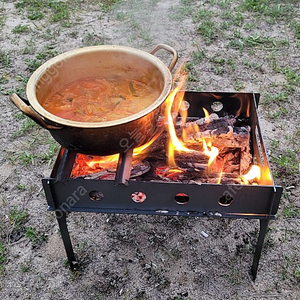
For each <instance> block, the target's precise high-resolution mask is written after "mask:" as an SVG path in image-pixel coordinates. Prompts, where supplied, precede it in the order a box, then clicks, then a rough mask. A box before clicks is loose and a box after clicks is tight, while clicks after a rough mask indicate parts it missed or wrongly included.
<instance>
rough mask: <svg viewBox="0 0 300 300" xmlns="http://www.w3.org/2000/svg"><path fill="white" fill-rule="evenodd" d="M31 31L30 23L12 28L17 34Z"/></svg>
mask: <svg viewBox="0 0 300 300" xmlns="http://www.w3.org/2000/svg"><path fill="white" fill-rule="evenodd" d="M29 32H30V27H29V26H28V25H22V24H19V25H17V26H15V27H14V28H13V30H12V33H15V34H22V33H29Z"/></svg>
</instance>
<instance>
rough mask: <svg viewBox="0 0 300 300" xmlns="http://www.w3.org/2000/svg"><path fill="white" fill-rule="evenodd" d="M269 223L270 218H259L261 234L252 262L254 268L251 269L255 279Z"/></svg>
mask: <svg viewBox="0 0 300 300" xmlns="http://www.w3.org/2000/svg"><path fill="white" fill-rule="evenodd" d="M268 224H269V219H260V220H259V225H260V226H259V236H258V240H257V244H256V249H255V253H254V258H253V264H252V269H251V273H252V278H253V280H255V279H256V275H257V269H258V264H259V259H260V256H261V251H262V248H263V244H264V240H265V237H266V233H267V228H268Z"/></svg>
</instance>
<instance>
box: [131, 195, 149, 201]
mask: <svg viewBox="0 0 300 300" xmlns="http://www.w3.org/2000/svg"><path fill="white" fill-rule="evenodd" d="M146 198H147V196H146V194H145V193H143V192H133V193H132V194H131V199H132V201H134V202H136V203H143V202H144V201H145V200H146Z"/></svg>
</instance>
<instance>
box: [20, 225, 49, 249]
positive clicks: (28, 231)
mask: <svg viewBox="0 0 300 300" xmlns="http://www.w3.org/2000/svg"><path fill="white" fill-rule="evenodd" d="M25 237H27V238H28V239H29V240H30V241H31V243H32V245H33V246H38V245H39V244H40V243H42V242H44V241H46V236H45V234H43V233H41V232H39V231H38V230H37V229H35V228H33V227H26V228H25Z"/></svg>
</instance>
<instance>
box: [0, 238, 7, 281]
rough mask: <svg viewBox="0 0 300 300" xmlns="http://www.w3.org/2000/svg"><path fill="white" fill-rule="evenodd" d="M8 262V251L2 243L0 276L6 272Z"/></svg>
mask: <svg viewBox="0 0 300 300" xmlns="http://www.w3.org/2000/svg"><path fill="white" fill-rule="evenodd" d="M6 261H7V249H6V247H5V246H4V244H3V243H2V242H1V241H0V275H2V274H3V272H4V265H5V263H6Z"/></svg>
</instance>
